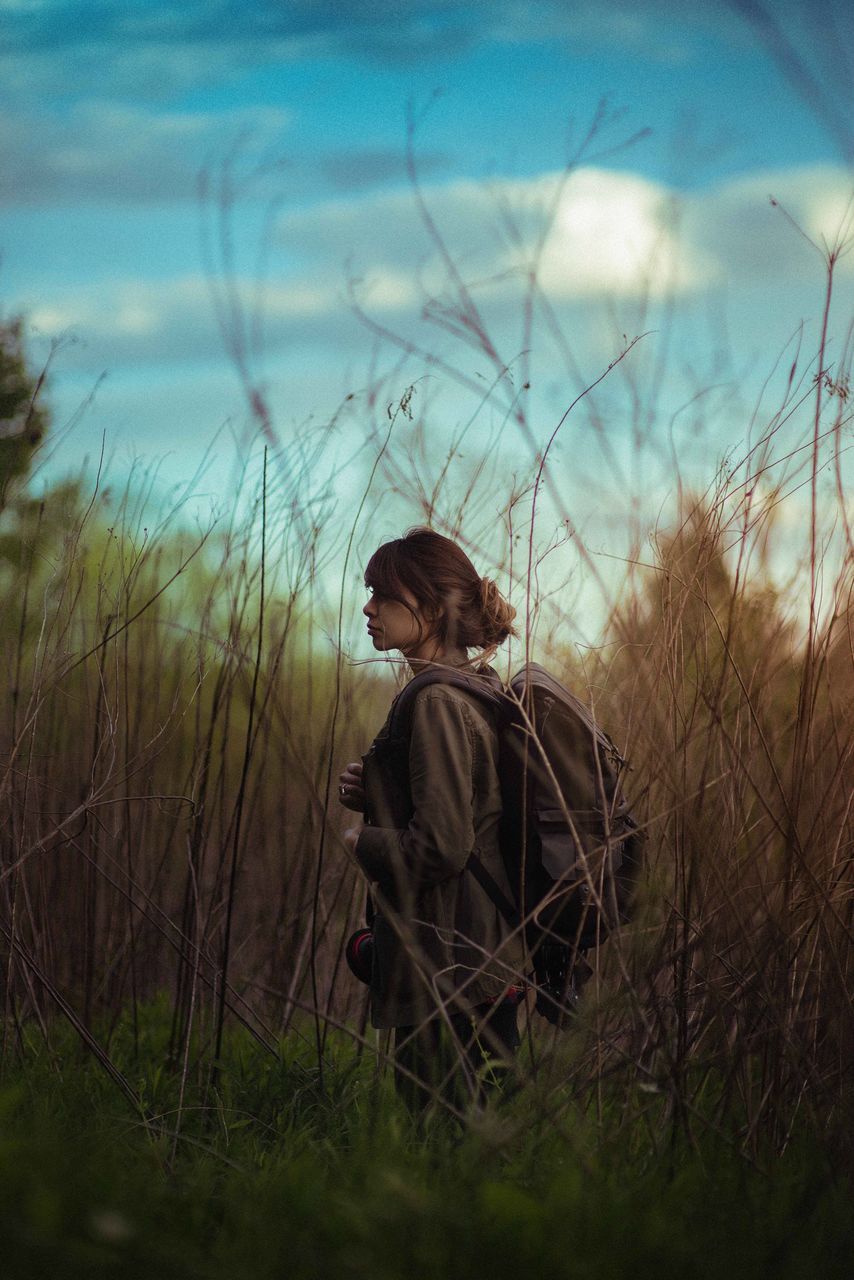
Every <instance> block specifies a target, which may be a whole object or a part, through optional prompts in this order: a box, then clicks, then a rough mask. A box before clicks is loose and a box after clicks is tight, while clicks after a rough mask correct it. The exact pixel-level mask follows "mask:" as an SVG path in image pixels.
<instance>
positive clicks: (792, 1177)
mask: <svg viewBox="0 0 854 1280" xmlns="http://www.w3.org/2000/svg"><path fill="white" fill-rule="evenodd" d="M139 1018H140V1024H141V1025H140V1027H139V1029H138V1031H137V1033H136V1038H135V1033H134V1030H133V1028H132V1027H131V1025H130V1020H129V1019H125V1020H124V1021H123V1023H122V1024H121V1025H120V1027H119V1028H118V1029H117V1031H116V1034H115V1035H114V1054H115V1059H116V1061H117V1063H118V1064H119V1065H120V1066H121V1067H123V1068H124V1069H125V1070H127V1071H128V1073H129V1074H132V1078H133V1079H134V1081H135V1083H136V1086H137V1088H138V1090H139V1093H140V1096H141V1097H143V1098H144V1099H145V1101H146V1104H147V1110H148V1113H149V1123H148V1126H146V1125H144V1124H142V1123H141V1122H140V1118H139V1116H138V1115H135V1114H134V1113H133V1112H132V1111H131V1110H130V1109H129V1108H128V1107H127V1106H126V1105H125V1104H124V1103H123V1102H122V1100H121V1099H120V1098H117V1096H116V1095H115V1093H114V1092H113V1091H112V1090H111V1089H110V1087H109V1082H108V1081H106V1079H105V1078H103V1077H101V1076H98V1075H95V1074H93V1073H92V1072H91V1070H89V1069H88V1067H87V1065H86V1063H85V1061H83V1060H81V1056H80V1050H79V1046H78V1045H77V1044H76V1043H75V1041H74V1040H73V1038H72V1037H71V1036H70V1035H69V1034H68V1033H61V1034H59V1035H58V1036H57V1038H56V1040H55V1043H54V1049H53V1054H52V1055H48V1053H47V1051H46V1050H45V1049H44V1048H43V1047H41V1048H40V1047H39V1046H37V1045H36V1044H33V1045H32V1046H31V1049H32V1052H31V1053H30V1055H29V1056H28V1060H27V1066H26V1069H25V1070H20V1071H18V1072H11V1073H8V1072H7V1073H6V1074H5V1075H4V1080H3V1084H2V1092H1V1093H0V1098H2V1104H0V1105H1V1106H2V1110H0V1115H1V1116H2V1120H0V1133H2V1139H0V1192H2V1194H0V1231H2V1237H3V1242H4V1244H3V1247H4V1274H5V1275H9V1276H15V1277H18V1276H21V1277H24V1276H34V1277H35V1276H40V1275H44V1274H52V1275H57V1276H62V1277H65V1276H81V1277H83V1276H86V1277H90V1276H91V1277H99V1276H113V1275H115V1276H122V1277H134V1276H140V1277H143V1276H146V1277H149V1276H151V1275H155V1274H156V1275H158V1276H163V1277H172V1276H174V1277H184V1276H188V1277H189V1276H193V1277H201V1276H205V1277H208V1276H209V1277H211V1278H213V1277H220V1276H222V1277H230V1278H233V1280H239V1278H240V1280H242V1277H247V1280H248V1278H249V1277H253V1278H255V1280H262V1278H263V1277H267V1276H270V1277H273V1276H280V1275H282V1274H287V1275H289V1276H293V1277H294V1278H295V1280H297V1278H301V1277H312V1278H313V1277H316V1276H321V1275H323V1276H325V1275H333V1274H337V1275H341V1276H343V1277H350V1276H352V1277H354V1278H355V1277H361V1276H364V1275H367V1274H370V1275H376V1276H378V1277H381V1278H383V1280H385V1278H386V1277H388V1278H389V1280H391V1278H392V1277H403V1276H412V1277H416V1278H418V1280H420V1277H424V1278H425V1280H426V1278H427V1277H432V1276H436V1275H446V1274H454V1275H459V1276H461V1277H476V1276H483V1275H494V1276H496V1277H497V1278H498V1280H501V1278H502V1277H505V1276H506V1277H511V1276H519V1275H538V1276H543V1277H546V1280H551V1277H566V1276H575V1275H578V1276H593V1277H599V1276H602V1277H606V1276H623V1275H625V1276H640V1277H643V1276H647V1275H649V1276H653V1275H658V1276H661V1275H670V1274H674V1275H675V1274H677V1273H678V1274H684V1272H685V1271H690V1272H691V1274H695V1275H697V1276H700V1277H703V1276H718V1275H721V1274H728V1275H732V1276H734V1277H742V1276H743V1277H751V1278H752V1277H756V1276H760V1275H766V1274H767V1275H772V1274H773V1275H775V1276H780V1277H793V1278H794V1277H800V1276H803V1275H808V1274H812V1275H821V1276H822V1277H828V1278H830V1277H833V1276H837V1275H838V1276H843V1275H846V1274H847V1265H848V1261H849V1259H850V1248H851V1245H852V1243H854V1211H852V1198H851V1189H852V1188H851V1185H850V1182H849V1181H848V1180H847V1179H846V1178H845V1177H844V1176H839V1175H835V1174H834V1173H833V1171H832V1170H831V1169H830V1167H829V1166H828V1165H827V1164H826V1163H825V1162H824V1161H823V1160H822V1158H821V1157H820V1156H819V1155H818V1154H817V1152H816V1150H815V1148H814V1147H813V1146H812V1145H811V1144H810V1143H809V1142H807V1143H806V1145H805V1146H802V1145H801V1143H800V1140H799V1139H798V1140H796V1141H795V1142H794V1143H793V1145H792V1147H791V1149H790V1151H789V1152H788V1153H787V1154H786V1155H785V1156H784V1157H782V1158H780V1157H774V1156H773V1155H772V1153H770V1152H769V1153H768V1155H769V1159H768V1162H767V1164H766V1166H765V1167H764V1168H763V1169H761V1170H760V1169H757V1168H755V1167H753V1166H751V1165H748V1164H746V1163H744V1162H739V1161H733V1160H732V1158H731V1154H730V1152H729V1150H728V1149H727V1147H726V1146H725V1145H723V1144H716V1143H715V1142H714V1141H713V1140H711V1139H710V1138H707V1139H705V1140H704V1141H703V1143H702V1144H701V1146H700V1147H699V1148H696V1149H695V1148H692V1147H691V1146H690V1145H689V1144H687V1143H684V1142H680V1143H678V1144H677V1145H676V1146H675V1147H674V1148H673V1149H671V1150H670V1152H669V1153H668V1158H667V1159H666V1160H664V1161H651V1160H650V1159H649V1154H648V1150H647V1143H646V1140H645V1138H644V1136H643V1134H641V1133H640V1132H634V1133H632V1132H629V1133H627V1132H626V1131H625V1127H624V1125H623V1123H622V1121H621V1118H620V1115H619V1107H615V1108H614V1111H613V1114H611V1115H609V1118H608V1120H607V1123H606V1124H605V1126H604V1128H603V1127H602V1126H600V1125H597V1124H595V1123H592V1122H591V1118H590V1116H589V1115H587V1114H585V1111H584V1108H583V1107H579V1106H577V1105H575V1106H573V1107H572V1108H571V1109H570V1110H569V1111H567V1112H566V1113H565V1114H564V1116H563V1118H562V1121H561V1123H560V1124H559V1125H553V1124H551V1123H549V1121H548V1120H547V1119H546V1118H544V1116H543V1113H542V1111H541V1110H540V1109H539V1106H538V1103H537V1102H536V1100H535V1099H532V1098H529V1097H526V1096H524V1095H522V1096H520V1097H517V1098H516V1099H515V1100H514V1101H513V1102H511V1103H509V1104H508V1105H507V1106H506V1107H505V1108H504V1110H503V1111H501V1112H500V1113H498V1114H495V1113H488V1114H486V1115H485V1116H483V1117H481V1118H480V1119H479V1120H475V1121H474V1122H473V1123H472V1125H471V1127H470V1128H469V1129H468V1131H466V1132H465V1133H462V1132H459V1131H457V1130H456V1129H455V1128H453V1127H448V1126H446V1125H443V1124H439V1125H437V1126H434V1127H433V1129H432V1130H430V1131H429V1132H428V1134H427V1136H426V1138H425V1136H424V1135H423V1134H420V1133H417V1132H416V1131H415V1130H414V1128H413V1126H412V1124H411V1122H410V1120H409V1118H408V1116H407V1115H406V1114H405V1113H403V1112H402V1111H401V1110H400V1109H399V1108H398V1106H397V1104H396V1101H395V1099H394V1097H393V1093H392V1091H391V1089H390V1082H389V1081H388V1079H387V1078H377V1076H376V1072H375V1068H374V1064H373V1062H372V1061H371V1059H370V1058H369V1057H368V1056H365V1055H363V1056H362V1057H361V1059H356V1058H355V1056H354V1054H353V1051H352V1048H351V1047H350V1046H349V1045H348V1044H347V1043H346V1042H344V1041H343V1040H339V1041H337V1042H336V1041H333V1042H332V1043H330V1046H329V1055H330V1062H329V1068H328V1070H327V1074H326V1087H325V1089H324V1091H323V1092H321V1091H320V1088H319V1084H318V1076H317V1071H316V1066H315V1065H314V1063H313V1062H312V1061H311V1057H310V1055H305V1054H302V1053H300V1052H298V1051H297V1052H295V1051H294V1044H293V1042H292V1041H291V1042H290V1043H289V1044H288V1045H283V1046H282V1057H281V1058H280V1059H279V1060H278V1061H275V1060H273V1059H272V1058H271V1057H270V1056H269V1055H266V1054H264V1053H263V1052H262V1051H260V1050H259V1049H258V1047H257V1045H255V1044H254V1042H253V1041H252V1040H251V1039H250V1038H249V1037H247V1036H246V1035H245V1033H240V1032H232V1033H231V1034H229V1035H228V1036H227V1037H226V1044H225V1054H224V1058H223V1061H222V1069H221V1072H220V1076H219V1085H220V1087H219V1092H218V1094H217V1096H216V1097H215V1098H212V1097H211V1096H210V1095H207V1096H206V1095H205V1094H204V1091H203V1090H202V1091H199V1092H196V1091H195V1090H194V1091H193V1092H192V1094H191V1096H189V1097H187V1098H185V1106H186V1108H187V1113H186V1121H185V1126H184V1129H183V1136H182V1138H181V1141H180V1143H179V1144H178V1146H177V1148H175V1147H174V1145H173V1142H172V1135H171V1129H172V1126H173V1122H174V1107H175V1104H176V1100H177V1098H176V1084H175V1081H174V1079H170V1078H169V1077H168V1075H165V1074H164V1072H163V1070H162V1054H163V1051H164V1050H165V1048H166V1046H167V1044H168V1039H169V1024H170V1018H169V1010H168V1007H167V1006H166V1005H165V1004H164V1003H163V1002H160V1003H159V1004H155V1005H150V1006H146V1007H145V1008H144V1009H141V1010H140V1011H139ZM137 1046H139V1048H140V1049H141V1051H142V1056H140V1054H139V1052H138V1049H137Z"/></svg>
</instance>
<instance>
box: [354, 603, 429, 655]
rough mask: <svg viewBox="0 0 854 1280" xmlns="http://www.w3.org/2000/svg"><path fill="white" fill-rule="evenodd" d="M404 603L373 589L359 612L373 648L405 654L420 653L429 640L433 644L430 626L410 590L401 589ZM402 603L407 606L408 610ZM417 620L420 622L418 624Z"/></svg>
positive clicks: (427, 645)
mask: <svg viewBox="0 0 854 1280" xmlns="http://www.w3.org/2000/svg"><path fill="white" fill-rule="evenodd" d="M401 595H402V597H403V599H404V600H405V601H406V604H402V603H401V601H400V600H390V599H388V598H387V597H386V596H382V595H380V594H379V592H377V591H374V592H373V593H372V595H371V598H370V600H368V602H367V604H366V605H365V607H364V608H363V609H362V613H363V614H364V615H365V617H366V618H367V619H368V635H369V636H370V637H371V640H372V641H373V645H374V648H375V649H379V650H381V651H383V652H385V651H386V650H387V649H400V651H401V653H404V654H406V656H407V657H411V658H418V657H422V656H423V652H422V651H426V650H427V649H428V648H429V647H430V646H431V644H433V645H434V646H435V642H434V638H433V635H432V628H431V626H430V623H429V622H428V620H427V618H426V617H425V616H424V613H423V612H422V610H421V609H420V608H419V605H418V601H417V600H416V599H415V596H414V595H413V594H412V592H411V591H407V590H406V589H405V588H404V590H403V591H402V592H401ZM406 605H410V606H411V610H412V612H410V610H409V609H407V607H406ZM419 624H420V625H419Z"/></svg>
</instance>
